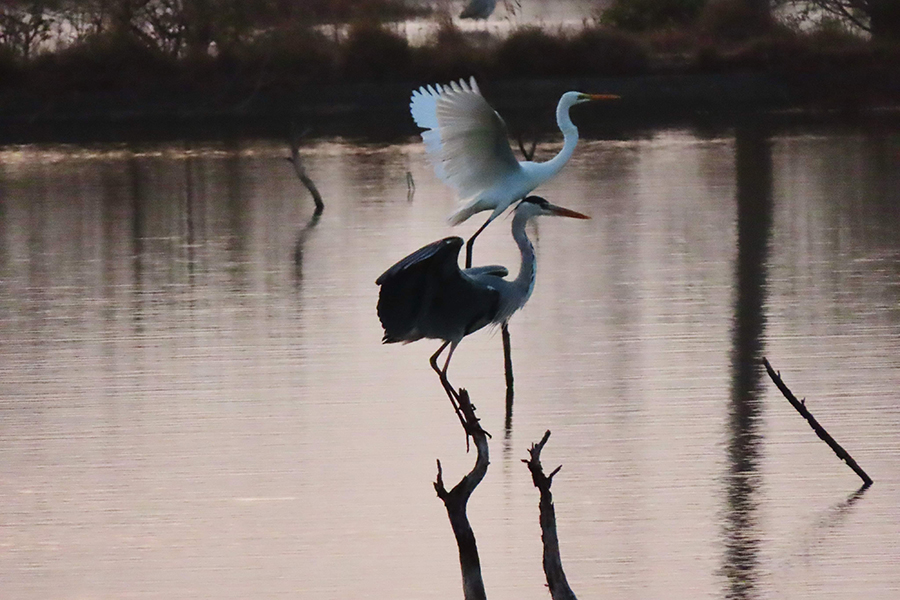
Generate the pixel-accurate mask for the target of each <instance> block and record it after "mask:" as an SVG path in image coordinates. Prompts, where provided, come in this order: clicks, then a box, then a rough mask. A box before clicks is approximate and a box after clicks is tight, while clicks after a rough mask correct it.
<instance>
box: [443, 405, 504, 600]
mask: <svg viewBox="0 0 900 600" xmlns="http://www.w3.org/2000/svg"><path fill="white" fill-rule="evenodd" d="M458 401H459V408H460V412H461V414H462V417H463V428H464V429H465V431H466V435H467V436H471V437H472V439H473V440H474V442H475V448H476V449H477V450H478V455H477V457H476V459H475V466H474V467H472V470H471V471H469V473H468V474H467V475H466V476H465V477H463V478H462V479H461V480H460V481H459V483H457V484H456V485H455V486H453V489H452V490H450V491H449V492H448V491H447V489H446V488H445V487H444V481H443V472H442V470H441V461H440V460H439V461H437V469H438V472H437V478H436V480H435V482H434V490H435V492H437V495H438V498H440V499H441V500H442V501H443V502H444V507H445V508H446V509H447V516H448V517H449V519H450V526H451V527H452V528H453V535H454V536H455V537H456V545H457V547H458V548H459V567H460V570H461V571H462V580H463V595H464V598H465V600H485V598H486V594H485V591H484V580H483V579H482V577H481V562H480V561H479V559H478V547H477V545H476V544H475V534H474V532H473V531H472V526H471V525H470V524H469V518H468V517H467V516H466V505H467V503H468V501H469V498H470V497H471V495H472V492H474V491H475V488H476V487H478V484H479V483H481V481H482V480H483V479H484V476H485V475H486V474H487V469H488V465H489V464H490V458H489V452H488V442H487V438H488V436H487V432H486V431H485V430H484V429H482V428H481V425H480V424H479V422H478V418H477V417H476V416H475V407H474V406H472V403H471V402H470V401H469V393H468V392H467V391H466V390H464V389H460V390H459V394H458ZM466 439H467V440H468V437H467V438H466Z"/></svg>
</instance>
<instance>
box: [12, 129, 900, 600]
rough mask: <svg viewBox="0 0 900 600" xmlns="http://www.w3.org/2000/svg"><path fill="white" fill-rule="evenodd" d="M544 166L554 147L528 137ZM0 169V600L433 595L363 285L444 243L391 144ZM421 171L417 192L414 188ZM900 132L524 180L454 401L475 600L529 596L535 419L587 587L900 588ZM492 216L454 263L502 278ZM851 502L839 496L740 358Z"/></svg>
mask: <svg viewBox="0 0 900 600" xmlns="http://www.w3.org/2000/svg"><path fill="white" fill-rule="evenodd" d="M541 150H543V151H544V153H545V154H549V153H550V152H551V151H553V150H554V148H553V147H551V146H550V145H544V146H543V147H542V148H541ZM284 155H285V149H284V148H283V147H282V146H281V145H280V144H279V143H274V142H265V141H246V142H232V143H228V144H225V143H221V144H171V145H163V146H142V145H134V146H115V147H111V146H102V147H90V148H84V147H74V146H23V147H5V148H2V149H0V439H2V443H0V582H2V583H0V586H2V589H3V594H2V595H3V597H5V598H21V599H47V598H59V599H67V598H73V599H74V598H141V599H143V598H160V599H163V598H166V599H169V598H198V597H205V598H222V599H226V598H242V599H243V598H305V597H317V598H335V599H346V598H395V597H396V598H417V599H418V598H459V597H461V596H462V592H461V589H460V576H459V567H458V563H457V556H456V546H455V543H454V540H453V537H452V534H451V531H450V527H449V524H448V522H447V518H446V513H445V511H444V508H443V505H442V504H441V502H440V501H439V500H438V499H437V498H436V497H435V494H434V490H433V489H432V485H431V484H432V481H433V480H434V477H435V459H436V458H440V459H441V461H442V462H443V464H444V470H445V477H446V478H447V479H448V480H450V481H455V480H456V478H458V477H459V476H461V475H462V474H463V473H464V472H465V471H466V470H467V469H468V468H469V467H470V466H471V464H472V460H473V457H472V456H471V455H466V452H465V444H464V438H463V435H462V433H461V431H460V428H459V424H458V422H457V421H456V419H455V417H454V416H453V413H452V411H451V408H450V406H449V403H448V402H447V400H446V398H445V396H444V395H443V392H442V391H441V388H440V386H439V384H438V382H437V380H436V378H435V376H434V374H433V373H432V372H431V370H430V368H429V367H428V363H427V358H428V356H429V355H430V354H431V353H432V352H434V350H435V349H436V347H437V344H436V343H434V342H431V341H423V342H419V343H416V344H411V345H408V346H397V345H391V346H383V345H381V344H380V339H381V329H380V325H379V323H378V320H377V318H376V316H375V303H376V299H377V291H378V289H377V287H376V286H375V284H374V281H375V278H376V277H377V276H378V275H379V274H380V273H381V272H382V271H383V270H384V269H385V268H386V267H388V266H389V265H390V264H392V263H393V262H395V261H396V260H398V259H399V258H401V257H402V256H404V255H406V254H407V253H409V252H410V251H412V250H414V249H416V248H418V247H419V246H421V245H423V244H425V243H428V242H430V241H432V240H434V239H437V238H440V237H443V236H446V235H451V233H459V234H461V235H469V234H471V232H472V231H473V230H474V229H475V227H476V226H477V225H478V224H479V223H480V218H479V219H474V221H478V222H473V223H466V224H465V225H464V226H463V227H461V228H458V229H455V230H452V232H451V230H450V229H449V228H448V226H447V225H446V222H445V217H446V215H447V214H449V213H450V212H451V210H452V209H453V207H454V199H453V197H452V195H451V194H450V192H449V191H448V190H447V189H445V188H444V187H443V186H442V185H441V184H440V183H438V182H437V181H436V179H435V177H434V175H433V173H432V172H431V170H430V168H429V166H428V165H427V163H426V160H425V156H424V154H423V151H422V148H421V145H420V143H419V142H418V141H416V140H410V141H409V143H406V144H397V145H385V146H373V145H365V144H353V143H349V142H345V141H341V140H324V141H320V142H317V143H315V144H311V145H310V146H309V147H308V148H306V149H305V151H304V157H305V161H306V164H307V166H308V168H309V170H310V172H311V173H312V174H313V176H314V177H315V179H316V181H317V183H318V185H319V187H320V189H321V191H322V193H323V195H324V196H325V200H326V204H327V208H326V210H325V213H324V214H323V215H322V216H321V218H320V219H318V220H316V219H314V218H312V203H311V201H310V199H309V197H308V196H307V194H306V192H305V190H303V189H302V187H301V186H300V184H299V182H298V181H297V179H296V177H295V176H294V175H293V172H292V171H291V169H290V167H289V165H287V164H286V163H285V161H284V160H283V158H282V157H283V156H284ZM407 171H409V172H411V173H412V175H413V177H414V179H415V183H416V192H415V196H414V198H413V199H412V201H408V200H407V185H406V173H407ZM898 190H900V132H898V131H893V132H892V131H890V130H886V131H880V132H874V133H873V132H864V131H857V130H852V129H841V130H824V131H823V130H816V131H793V132H789V133H783V132H782V133H777V134H771V135H770V134H767V133H766V132H765V131H764V130H760V129H758V128H747V129H737V130H735V131H729V132H725V133H722V134H721V135H709V134H704V135H700V134H697V133H695V132H693V131H689V130H666V131H657V132H654V133H652V134H650V135H647V136H644V137H641V138H639V139H625V140H620V141H587V142H583V143H582V145H580V146H579V149H578V150H577V152H576V154H575V158H574V159H573V161H572V162H571V164H570V165H569V166H568V167H567V169H566V170H565V171H563V173H562V174H561V176H560V177H559V178H558V179H556V180H555V181H553V182H552V183H551V184H549V185H547V186H545V187H544V188H542V192H543V195H545V196H546V197H547V198H548V199H550V200H551V201H552V202H556V203H559V204H563V205H565V206H569V207H571V208H574V209H576V210H579V211H583V212H586V213H589V214H591V215H593V217H594V218H593V220H591V221H570V220H566V219H546V220H544V221H542V222H539V223H538V224H537V227H536V228H534V229H533V230H532V231H531V235H532V238H533V239H534V240H535V245H536V247H537V253H538V259H539V265H538V281H537V286H536V289H535V293H534V296H533V297H532V299H531V301H530V303H529V304H528V306H527V307H526V308H525V310H524V311H522V312H521V313H519V314H518V315H516V317H515V318H514V319H513V321H512V323H511V332H512V339H513V358H514V362H515V369H516V399H515V406H514V411H513V414H512V418H511V425H510V427H508V428H506V427H505V426H504V421H505V414H504V400H503V398H504V383H503V375H502V353H501V341H500V336H499V334H498V333H497V332H493V333H492V332H490V331H487V330H484V331H482V332H479V333H477V334H475V335H473V336H471V337H470V338H468V339H467V340H466V341H465V342H464V343H463V344H462V345H461V346H460V348H459V351H458V352H457V354H456V357H455V358H454V364H453V366H452V368H451V378H452V379H453V380H454V382H455V383H456V384H458V385H463V386H466V387H467V388H469V390H470V391H471V393H472V395H473V398H474V400H475V403H476V405H477V406H478V409H479V414H480V416H481V417H482V419H483V424H484V426H485V427H486V428H487V429H488V430H489V431H491V432H492V433H493V440H492V444H491V451H492V465H491V468H490V470H489V472H488V476H487V477H486V479H485V480H484V482H483V484H482V485H481V486H480V487H479V488H478V490H477V491H476V493H475V496H474V497H473V499H472V502H471V504H470V508H469V514H470V517H471V520H472V524H473V527H474V529H475V533H476V536H477V539H478V544H479V549H480V551H481V558H482V565H483V569H484V576H485V581H486V585H487V591H488V595H489V596H490V597H491V598H500V599H507V598H509V599H511V598H526V597H531V598H541V597H545V596H547V592H546V590H545V589H544V587H543V586H544V581H543V574H542V572H541V545H540V530H539V527H538V522H537V492H536V490H535V489H534V488H533V486H532V484H531V481H530V477H529V474H528V471H527V469H526V468H525V466H524V465H523V464H522V463H521V462H520V459H522V458H524V457H526V456H527V448H528V446H529V445H530V444H531V443H532V442H535V441H537V440H538V439H539V438H540V437H541V435H542V434H543V432H544V431H545V430H546V429H550V430H552V432H553V435H552V437H551V438H550V442H549V444H548V446H547V448H546V449H545V451H544V461H545V464H546V465H548V466H550V467H552V466H555V465H556V464H563V465H564V466H563V470H562V471H561V472H560V474H559V475H558V476H557V477H556V478H555V479H554V482H555V485H554V488H553V489H554V492H555V499H556V506H557V514H558V518H559V528H560V537H561V544H562V552H563V560H564V564H565V567H566V570H567V573H568V575H569V580H570V583H571V584H572V587H573V588H574V590H575V591H576V593H578V594H579V596H580V597H583V598H622V599H625V598H628V599H633V598H647V599H657V598H658V599H662V598H666V599H679V598H684V599H691V600H694V599H698V598H747V599H756V598H760V599H768V598H791V599H798V598H799V599H803V598H810V599H811V598H815V599H822V598H842V599H844V598H874V599H892V598H897V597H898V595H900V568H898V565H900V453H898V445H900V403H898V400H897V390H898V389H900V233H898V227H897V223H898V221H900V202H898V200H900V192H898ZM508 227H509V219H501V220H500V221H498V222H497V223H496V224H494V225H493V226H491V228H489V229H488V230H487V231H486V233H485V234H484V235H483V236H482V237H481V238H480V242H479V244H478V246H477V247H476V263H488V262H491V263H496V262H499V263H503V264H508V265H510V266H511V267H513V269H512V270H513V271H514V270H515V267H516V266H517V260H518V255H517V251H516V248H515V246H514V244H513V242H512V240H511V238H510V236H509V232H508ZM760 356H767V357H768V358H769V359H770V360H771V361H772V363H773V364H774V366H775V368H777V369H779V370H781V372H782V375H783V376H784V378H785V380H786V382H787V383H788V385H790V386H791V387H792V389H793V390H794V391H795V393H797V395H798V396H801V397H806V399H807V401H806V404H807V406H808V407H810V408H811V409H812V410H813V412H814V413H815V415H816V416H817V417H818V418H819V420H820V421H821V422H822V423H823V424H824V425H825V426H826V427H827V428H829V430H830V431H831V433H832V434H833V435H834V436H835V437H836V438H837V439H838V440H839V441H841V442H842V443H843V444H844V446H845V447H846V448H847V449H848V450H849V451H850V452H851V453H852V454H853V455H854V457H855V458H856V459H857V460H858V462H859V463H860V464H861V465H862V466H863V468H865V469H866V470H867V471H868V472H869V474H870V475H871V476H872V477H873V478H874V479H875V485H874V486H873V487H871V488H870V489H868V490H866V491H865V492H863V493H857V492H856V490H857V489H858V488H859V485H860V481H859V479H858V478H857V477H856V476H855V475H854V474H853V472H852V471H850V469H848V468H847V467H846V466H845V465H844V464H842V463H841V462H840V461H839V460H838V459H837V458H836V457H835V456H834V455H833V454H832V453H831V451H830V450H829V449H828V448H827V447H826V446H825V445H824V444H823V443H822V442H821V441H819V440H818V439H817V438H816V436H815V434H814V433H813V432H812V431H811V430H810V429H809V427H808V426H807V425H806V423H805V422H804V421H803V420H802V419H801V418H800V417H799V416H798V415H797V414H796V413H795V412H794V411H793V410H792V409H791V407H790V406H789V405H788V404H787V402H786V401H785V400H784V399H783V398H782V397H781V395H780V394H779V393H778V391H777V390H776V389H775V388H774V386H773V385H772V384H771V383H770V381H769V380H768V378H767V377H766V376H765V373H764V372H763V371H761V370H760V368H759V367H758V365H757V364H756V361H757V359H758V358H759V357H760Z"/></svg>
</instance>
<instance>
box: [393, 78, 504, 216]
mask: <svg viewBox="0 0 900 600" xmlns="http://www.w3.org/2000/svg"><path fill="white" fill-rule="evenodd" d="M410 112H411V114H412V116H413V120H415V122H416V124H417V125H418V126H419V127H422V128H424V129H426V130H427V131H424V132H422V140H423V141H424V142H425V149H426V150H427V151H428V154H429V157H430V159H431V161H432V164H433V165H434V168H435V173H436V174H437V175H438V177H440V178H441V179H442V180H443V181H445V182H446V183H448V184H449V185H451V186H452V187H454V188H456V191H457V193H458V194H459V197H460V198H461V199H467V198H473V197H475V196H477V195H478V194H480V193H481V192H484V191H485V190H488V189H490V188H491V187H493V186H494V185H495V184H496V183H498V182H499V181H501V180H503V179H504V178H505V177H507V176H509V175H511V174H513V173H515V172H517V171H518V170H519V169H520V167H519V163H518V161H517V160H516V157H515V155H514V154H513V152H512V149H511V148H510V147H509V139H508V138H509V135H508V132H507V129H506V123H504V122H503V119H502V118H501V117H500V115H499V114H497V112H496V111H495V110H494V109H493V108H491V106H490V104H488V103H487V100H485V99H484V97H483V96H482V95H481V92H480V91H479V89H478V85H477V84H476V83H475V78H474V77H473V78H471V79H470V80H469V82H468V83H466V82H465V81H463V80H460V81H459V82H454V83H451V84H449V85H445V86H437V87H436V88H435V87H432V86H429V87H428V88H424V87H423V88H420V89H419V90H417V91H416V92H413V95H412V99H411V101H410Z"/></svg>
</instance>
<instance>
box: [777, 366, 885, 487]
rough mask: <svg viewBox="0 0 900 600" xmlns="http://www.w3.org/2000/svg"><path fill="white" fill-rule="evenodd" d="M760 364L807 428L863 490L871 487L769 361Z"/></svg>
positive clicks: (862, 472) (851, 460)
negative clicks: (857, 479)
mask: <svg viewBox="0 0 900 600" xmlns="http://www.w3.org/2000/svg"><path fill="white" fill-rule="evenodd" d="M762 362H763V364H764V365H765V366H766V372H767V373H768V374H769V377H771V378H772V381H773V382H774V383H775V385H776V386H777V387H778V389H779V390H781V393H782V394H783V395H784V397H785V398H787V400H788V402H790V403H791V406H793V407H794V408H795V409H796V410H797V412H798V413H800V414H801V415H802V416H803V418H804V419H806V421H807V422H808V423H809V426H810V427H812V429H813V431H815V432H816V435H817V436H819V438H820V439H821V440H822V441H824V442H825V443H826V444H828V446H829V447H830V448H831V449H832V450H833V451H834V453H835V454H837V457H838V458H840V459H841V460H843V461H844V462H845V463H847V466H848V467H850V468H851V469H853V472H854V473H856V474H857V475H859V478H860V479H862V480H863V487H864V488H867V487H869V486H870V485H872V478H871V477H869V475H868V474H867V473H866V472H865V471H863V470H862V467H860V466H859V465H858V464H856V461H855V460H853V457H852V456H850V454H849V453H848V452H847V451H846V450H844V448H843V447H842V446H841V445H840V444H838V443H837V442H836V441H835V440H834V438H833V437H831V435H829V433H828V432H827V431H825V428H824V427H822V426H821V425H820V424H819V422H818V421H817V420H816V418H815V417H814V416H812V413H810V412H809V410H807V408H806V403H805V401H800V400H797V397H796V396H794V394H793V393H791V390H789V389H788V386H786V385H785V384H784V382H783V381H782V380H781V373H780V372H777V373H776V372H775V370H774V369H773V368H772V365H770V364H769V361H768V360H766V359H765V358H763V359H762Z"/></svg>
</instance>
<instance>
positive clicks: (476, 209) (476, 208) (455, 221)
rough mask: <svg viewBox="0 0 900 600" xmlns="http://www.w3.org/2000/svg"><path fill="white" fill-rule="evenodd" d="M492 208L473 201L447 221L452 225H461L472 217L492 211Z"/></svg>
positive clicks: (478, 201)
mask: <svg viewBox="0 0 900 600" xmlns="http://www.w3.org/2000/svg"><path fill="white" fill-rule="evenodd" d="M492 208H493V206H487V205H484V204H482V203H481V201H480V200H473V201H472V202H469V203H468V204H466V205H465V206H463V207H462V208H460V209H459V210H457V211H456V212H455V213H453V214H452V215H450V217H449V218H448V219H447V220H448V221H450V224H451V225H459V224H460V223H462V222H463V221H465V220H466V219H468V218H469V217H471V216H472V215H474V214H477V213H480V212H482V211H485V210H490V209H492Z"/></svg>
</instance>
